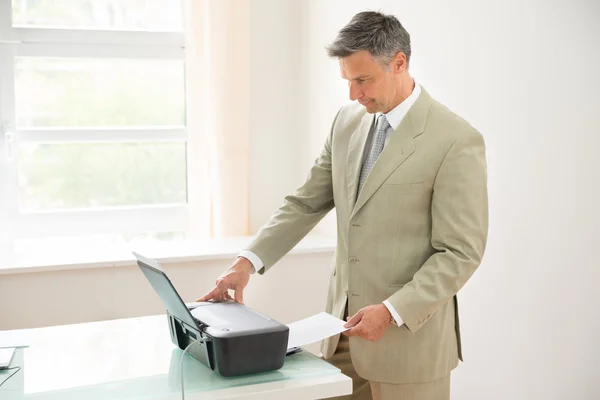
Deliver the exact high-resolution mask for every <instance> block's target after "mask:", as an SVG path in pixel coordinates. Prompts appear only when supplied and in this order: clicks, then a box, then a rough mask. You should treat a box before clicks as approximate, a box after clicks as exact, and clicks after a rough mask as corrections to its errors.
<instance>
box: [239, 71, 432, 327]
mask: <svg viewBox="0 0 600 400" xmlns="http://www.w3.org/2000/svg"><path fill="white" fill-rule="evenodd" d="M420 94H421V86H419V85H418V84H417V83H416V82H415V88H414V89H413V91H412V93H411V94H410V95H409V96H408V97H407V98H406V99H405V100H404V101H403V102H402V103H400V104H398V105H397V106H396V108H394V109H392V110H390V112H388V113H387V114H385V117H386V118H387V120H388V122H389V124H390V127H389V128H388V129H387V131H386V132H385V142H384V145H383V148H384V149H385V146H387V144H388V142H389V141H390V137H391V136H392V134H393V133H394V131H395V130H396V129H398V127H399V126H400V123H401V122H402V120H403V119H404V117H405V116H406V114H407V113H408V110H410V108H411V107H412V106H413V104H415V101H417V98H418V97H419V95H420ZM380 115H381V113H377V114H376V117H379V116H380ZM375 120H377V118H376V119H375ZM374 129H376V126H375V124H374V126H373V128H372V129H371V132H369V140H368V141H367V143H366V148H365V152H364V153H365V155H366V154H369V151H370V149H371V142H372V137H373V132H374ZM363 162H364V159H363ZM367 179H368V178H367ZM239 256H240V257H244V258H247V259H248V261H250V262H251V263H252V271H251V273H255V272H256V271H257V270H259V269H261V268H262V267H263V266H264V265H265V264H264V263H263V262H262V260H261V259H260V257H258V256H257V255H256V254H254V253H253V252H251V251H249V250H243V251H242V252H240V254H239ZM383 304H385V306H386V307H387V308H388V310H389V311H390V313H391V314H392V317H393V318H394V320H395V321H396V324H397V325H398V326H400V325H402V324H403V323H404V322H403V321H402V318H401V317H400V315H398V313H397V312H396V310H395V309H394V307H392V305H391V304H390V302H389V301H387V300H385V301H384V302H383Z"/></svg>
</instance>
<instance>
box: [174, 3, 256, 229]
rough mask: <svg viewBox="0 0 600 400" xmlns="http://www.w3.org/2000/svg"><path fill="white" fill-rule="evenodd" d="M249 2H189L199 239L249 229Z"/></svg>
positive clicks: (194, 224)
mask: <svg viewBox="0 0 600 400" xmlns="http://www.w3.org/2000/svg"><path fill="white" fill-rule="evenodd" d="M249 3H250V1H249V0H218V1H215V0H187V1H186V3H185V6H186V65H187V72H186V74H187V81H188V90H187V98H188V105H189V106H188V110H189V113H188V126H189V129H190V141H189V143H188V146H189V151H188V156H189V157H190V159H189V160H188V166H189V167H188V168H189V169H190V174H189V179H190V180H191V181H190V182H189V185H188V186H189V196H190V198H189V203H190V210H191V215H190V231H191V234H192V236H194V237H207V236H208V237H214V238H220V237H225V236H242V235H248V234H249V233H250V223H249V211H248V210H249V204H248V203H249V178H248V176H249V172H248V166H249V108H250V104H249V102H250V95H249V42H250V39H249V36H250V32H249Z"/></svg>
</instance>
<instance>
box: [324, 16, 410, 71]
mask: <svg viewBox="0 0 600 400" xmlns="http://www.w3.org/2000/svg"><path fill="white" fill-rule="evenodd" d="M361 50H368V51H369V52H370V53H371V55H373V57H374V58H375V59H376V60H378V61H379V62H381V63H383V64H384V65H387V64H389V63H390V62H391V61H392V59H393V58H394V57H395V56H396V54H397V53H398V52H399V51H401V52H402V53H404V54H405V55H406V64H407V66H408V63H409V60H410V35H409V34H408V32H407V31H406V29H404V27H403V26H402V24H400V21H398V19H397V18H396V17H394V16H393V15H386V14H383V13H380V12H375V11H364V12H361V13H358V14H356V15H355V16H354V17H353V18H352V20H351V21H350V22H349V23H348V24H347V25H346V26H345V27H343V28H342V30H340V32H339V33H338V36H337V37H336V39H335V40H334V42H333V43H332V44H331V45H329V46H327V53H328V54H329V56H330V57H337V58H343V57H347V56H349V55H351V54H353V53H355V52H357V51H361Z"/></svg>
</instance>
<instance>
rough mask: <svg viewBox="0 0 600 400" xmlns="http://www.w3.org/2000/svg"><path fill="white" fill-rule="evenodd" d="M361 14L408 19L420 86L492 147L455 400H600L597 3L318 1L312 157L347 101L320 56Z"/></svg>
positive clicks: (312, 53)
mask: <svg viewBox="0 0 600 400" xmlns="http://www.w3.org/2000/svg"><path fill="white" fill-rule="evenodd" d="M364 9H381V10H382V11H384V12H389V13H393V14H395V15H396V16H397V17H398V18H399V19H400V21H401V22H402V23H403V24H404V25H405V27H406V28H407V30H408V31H409V33H410V34H411V37H412V46H413V59H412V65H411V70H412V72H413V74H414V76H415V77H416V78H417V79H418V81H419V82H420V83H421V84H423V85H424V87H425V88H426V89H427V90H428V91H429V92H430V94H432V95H433V96H434V97H436V98H437V99H438V100H440V101H441V102H443V103H445V104H446V105H448V106H449V107H450V108H451V109H453V110H454V111H456V112H457V113H459V114H460V115H462V116H463V117H465V118H466V119H467V120H469V121H470V122H471V123H472V124H473V125H474V126H475V127H476V128H478V129H479V130H480V131H481V132H482V133H483V134H484V136H485V138H486V142H487V151H488V164H489V165H488V168H489V193H490V236H489V246H488V251H487V253H486V257H485V260H484V263H483V265H482V266H481V268H480V269H479V271H478V272H477V273H476V274H475V276H474V277H473V279H472V280H471V281H470V282H469V283H468V284H467V285H466V286H465V288H464V289H463V291H462V292H461V295H460V305H461V317H462V318H461V326H462V332H463V338H464V356H465V361H466V362H465V363H463V364H461V365H460V367H459V368H458V369H457V370H456V371H455V373H454V375H453V380H452V398H453V399H460V400H470V399H473V400H475V399H477V400H479V399H486V400H496V399H497V400H500V399H502V400H504V399H511V400H520V399H523V400H538V399H539V400H542V399H543V400H550V399H556V400H559V399H560V400H562V399H567V398H568V399H576V400H584V399H585V400H588V399H589V400H591V399H598V398H600V379H599V378H600V344H599V343H598V337H600V311H598V309H599V308H598V297H597V296H596V294H595V293H594V289H595V288H596V286H597V285H598V282H600V261H598V258H597V257H596V255H595V254H594V248H595V246H596V245H597V243H596V242H597V239H598V234H597V229H598V227H599V226H600V209H599V208H598V204H600V190H599V188H598V185H599V183H600V165H599V162H598V161H597V154H598V149H599V148H600V117H599V115H600V78H599V76H598V71H600V27H599V26H598V25H597V21H599V20H600V2H597V1H593V0H588V1H584V0H575V1H573V0H571V1H568V0H562V1H558V0H556V1H542V0H534V1H527V2H524V1H520V0H507V1H503V2H482V1H478V0H454V1H451V2H448V1H433V0H421V1H406V0H404V1H398V0H393V1H392V0H389V1H346V0H339V1H331V0H329V1H324V0H312V1H309V2H308V5H307V10H308V11H307V20H306V21H305V29H306V30H307V32H306V35H307V37H308V44H307V46H306V47H305V49H304V51H305V54H306V57H307V62H308V71H309V82H310V85H309V95H308V99H309V105H310V107H309V114H308V115H309V121H310V122H309V123H310V129H309V132H310V133H311V135H312V138H311V142H310V143H311V144H310V146H311V150H313V151H314V150H315V149H316V148H318V147H319V146H320V143H321V142H322V140H323V138H324V134H326V133H325V132H326V129H328V126H329V124H330V123H331V119H332V118H333V116H334V113H335V111H336V110H337V109H338V108H339V106H341V105H342V104H344V102H345V101H347V93H346V88H345V87H344V84H343V82H342V80H341V78H339V72H338V70H337V64H336V63H335V61H334V62H332V61H331V60H328V59H327V57H326V55H325V51H324V49H323V47H324V46H325V45H326V44H328V43H329V42H331V41H332V40H333V38H334V37H335V34H336V32H337V30H338V29H339V28H341V27H342V26H343V25H344V24H345V23H346V22H348V21H349V19H350V18H351V16H352V15H354V14H355V13H356V12H358V11H362V10H364Z"/></svg>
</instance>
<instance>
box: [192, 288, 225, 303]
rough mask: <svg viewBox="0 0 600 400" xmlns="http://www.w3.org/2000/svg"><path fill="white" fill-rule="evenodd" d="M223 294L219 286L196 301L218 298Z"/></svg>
mask: <svg viewBox="0 0 600 400" xmlns="http://www.w3.org/2000/svg"><path fill="white" fill-rule="evenodd" d="M221 294H222V291H221V289H219V288H218V287H216V288H214V289H213V290H211V291H210V292H208V293H207V294H205V295H204V296H202V297H200V298H199V299H197V300H196V301H209V300H213V299H216V298H218V297H219V296H221Z"/></svg>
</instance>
